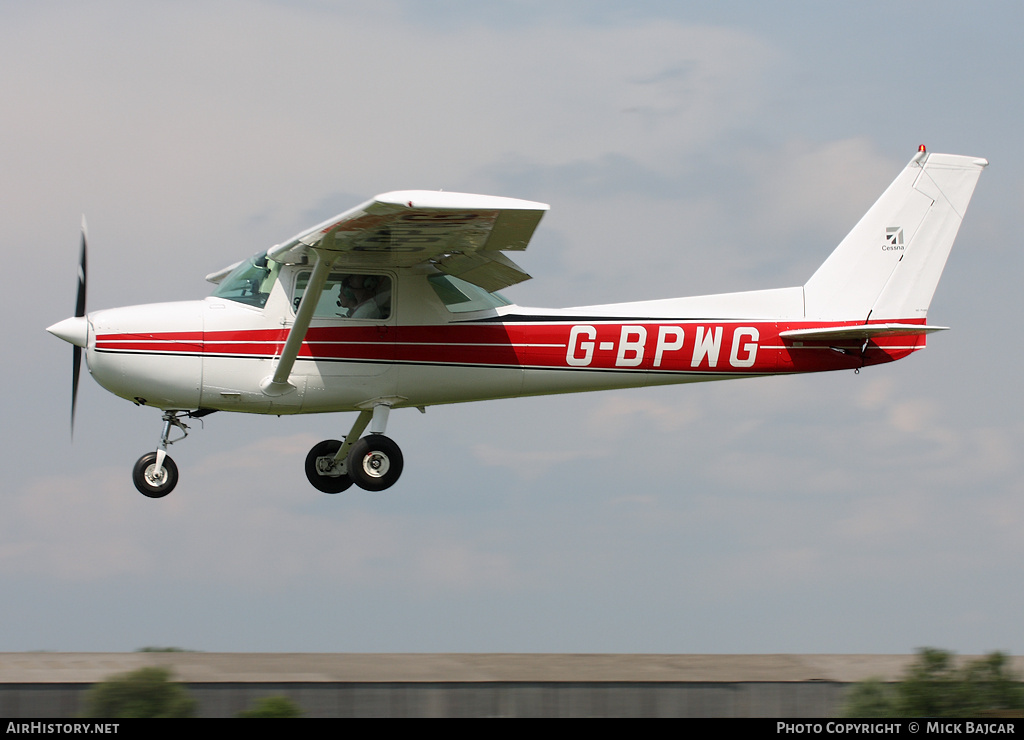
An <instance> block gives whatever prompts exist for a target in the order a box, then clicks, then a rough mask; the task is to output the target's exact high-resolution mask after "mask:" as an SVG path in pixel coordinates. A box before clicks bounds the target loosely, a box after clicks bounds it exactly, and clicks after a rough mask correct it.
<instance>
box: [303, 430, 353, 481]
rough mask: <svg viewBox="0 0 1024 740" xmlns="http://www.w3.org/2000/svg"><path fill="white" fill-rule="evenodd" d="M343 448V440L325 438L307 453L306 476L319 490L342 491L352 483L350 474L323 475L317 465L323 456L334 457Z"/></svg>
mask: <svg viewBox="0 0 1024 740" xmlns="http://www.w3.org/2000/svg"><path fill="white" fill-rule="evenodd" d="M340 449H341V442H340V441H338V440H336V439H325V440H324V441H323V442H321V443H320V444H318V445H314V447H313V449H311V450H310V451H309V454H308V455H306V478H308V479H309V482H310V483H311V484H312V485H313V488H315V489H316V490H318V491H323V492H324V493H341V492H342V491H345V490H348V489H349V487H351V485H352V479H351V478H350V477H348V475H345V474H342V475H322V474H321V473H320V470H319V468H318V467H317V460H318V459H319V458H321V457H334V456H335V455H336V454H338V450H340Z"/></svg>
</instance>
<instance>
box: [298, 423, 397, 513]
mask: <svg viewBox="0 0 1024 740" xmlns="http://www.w3.org/2000/svg"><path fill="white" fill-rule="evenodd" d="M390 411H391V406H390V405H388V404H386V403H378V404H376V405H374V406H373V408H372V410H365V411H360V412H359V416H358V417H356V420H355V423H354V424H353V425H352V429H351V431H349V433H348V435H347V436H346V437H345V441H344V442H340V441H338V440H336V439H328V440H324V441H323V442H321V443H320V444H318V445H316V446H315V447H314V448H313V449H311V450H310V451H309V454H308V455H306V477H307V478H308V479H309V482H310V483H312V484H313V487H314V488H316V489H317V490H320V491H323V492H324V493H338V492H340V491H344V490H345V489H347V488H348V487H349V486H351V485H352V484H353V483H355V484H356V485H357V486H359V487H360V488H362V489H363V490H366V491H383V490H384V489H386V488H390V487H391V486H393V485H394V484H395V483H396V482H397V481H398V477H399V476H400V475H401V474H402V466H403V459H402V451H401V450H400V449H399V448H398V445H397V444H395V442H394V441H392V440H391V439H388V438H387V437H385V436H384V430H385V428H386V427H387V423H388V412H390ZM367 426H369V427H370V433H369V434H368V435H366V436H365V437H363V438H362V439H360V437H359V435H361V434H362V433H363V430H365V429H366V427H367Z"/></svg>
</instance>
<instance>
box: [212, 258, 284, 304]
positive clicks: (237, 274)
mask: <svg viewBox="0 0 1024 740" xmlns="http://www.w3.org/2000/svg"><path fill="white" fill-rule="evenodd" d="M280 271H281V265H280V264H279V263H277V262H274V261H273V260H270V259H267V253H266V252H261V253H260V254H257V255H255V256H253V257H250V258H249V259H247V260H246V261H245V262H243V263H242V264H240V265H239V266H238V267H236V268H235V269H234V270H232V271H231V272H230V273H228V276H227V277H226V278H224V279H223V280H221V282H220V285H218V286H217V289H216V290H215V291H213V295H215V296H217V297H218V298H226V299H228V300H229V301H238V302H239V303H245V304H246V305H249V306H256V307H258V308H263V307H264V306H265V305H266V304H267V298H269V297H270V291H271V290H272V289H273V287H274V283H275V282H276V281H277V274H278V273H279V272H280Z"/></svg>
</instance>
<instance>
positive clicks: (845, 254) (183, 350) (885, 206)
mask: <svg viewBox="0 0 1024 740" xmlns="http://www.w3.org/2000/svg"><path fill="white" fill-rule="evenodd" d="M987 164H988V162H986V161H985V160H984V159H977V158H974V157H964V156H956V155H950V154H929V153H928V152H927V151H926V150H925V148H924V147H923V146H922V147H921V148H920V150H919V151H918V153H917V155H916V156H915V157H914V158H913V159H912V160H911V162H910V164H908V165H907V167H906V169H904V170H903V172H902V173H900V175H899V176H898V177H897V178H896V180H895V181H893V183H892V185H890V186H889V188H888V189H887V190H886V191H885V193H883V194H882V196H881V198H879V199H878V201H877V202H876V203H875V204H874V205H873V206H872V207H871V209H870V210H869V211H868V212H867V214H866V215H865V216H864V217H863V218H862V219H861V220H860V222H859V223H858V224H857V225H856V226H855V227H854V228H853V230H852V231H851V232H850V233H849V235H847V237H846V238H845V239H843V241H842V242H841V243H840V244H839V246H838V247H837V248H836V249H835V251H834V252H832V254H831V256H830V257H829V258H828V259H827V260H826V261H825V263H824V264H823V265H822V266H821V267H820V268H819V269H818V270H817V272H815V273H814V275H812V276H811V278H810V280H808V281H807V283H806V284H804V285H803V286H800V287H793V288H781V289H776V290H761V291H752V292H744V293H727V294H720V295H708V296H699V297H692V298H672V299H667V300H653V301H643V302H639V303H619V304H611V305H602V306H584V307H579V308H566V309H536V308H523V307H520V306H516V305H513V304H510V303H509V302H508V301H507V300H505V299H504V298H502V297H501V295H500V294H498V293H497V292H495V291H497V290H499V289H502V288H505V287H507V286H510V285H514V284H515V283H518V282H520V281H523V280H527V279H528V278H529V275H527V274H526V273H524V272H523V271H522V270H521V269H519V267H518V266H516V264H515V263H513V262H512V261H511V260H510V259H509V258H508V257H506V256H505V255H504V254H503V253H502V252H503V251H508V250H522V249H525V248H526V245H527V243H528V242H529V241H530V238H531V236H532V235H533V232H534V229H535V228H536V227H537V225H538V223H539V222H540V219H541V216H542V215H543V214H544V212H545V211H546V210H547V209H548V206H547V205H545V204H543V203H533V202H529V201H523V200H514V199H510V198H498V197H492V196H486V195H468V194H463V193H447V192H432V191H402V192H393V193H385V194H384V195H379V196H377V197H376V198H373V199H372V200H369V201H367V202H366V203H363V204H362V205H359V206H356V207H355V208H353V209H351V210H349V211H346V212H345V213H342V214H341V215H339V216H336V217H335V218H332V219H329V220H327V221H325V222H323V223H322V224H319V225H317V226H314V227H313V228H311V229H309V230H308V231H304V232H302V233H301V234H298V235H297V236H295V237H293V238H292V239H289V240H288V241H286V242H283V243H282V244H278V245H275V246H273V247H271V248H270V249H268V250H266V251H265V252H261V253H260V254H257V255H256V256H254V257H252V258H250V259H248V260H246V261H244V262H241V263H238V264H236V265H232V266H231V267H228V268H225V269H223V270H221V271H219V272H215V273H213V274H211V275H209V276H207V279H208V280H209V281H210V282H213V283H215V284H217V286H218V287H217V289H216V290H215V291H214V292H213V294H212V295H211V296H210V297H208V298H206V299H205V300H199V301H182V302H177V303H157V304H151V305H144V306H128V307H125V308H114V309H109V310H105V311H93V312H90V313H88V314H87V313H86V312H85V229H84V223H83V232H82V256H81V268H80V274H79V288H78V303H77V308H76V311H75V316H74V317H73V318H69V319H65V320H64V321H61V322H59V323H57V324H54V325H53V326H51V327H49V329H48V331H49V332H50V333H51V334H54V335H56V336H58V337H60V338H61V339H64V340H65V341H68V342H70V343H71V344H73V345H74V363H73V372H74V380H73V388H72V411H71V414H72V424H73V423H74V404H75V397H76V395H77V385H78V375H79V369H80V365H81V355H82V350H83V349H84V350H85V356H86V360H87V362H88V367H89V371H90V372H91V373H92V375H93V377H94V378H95V379H96V380H97V382H99V384H100V385H102V386H103V387H104V388H106V389H107V390H109V391H110V392H111V393H114V394H116V395H118V396H121V397H123V398H126V399H128V400H130V401H132V402H134V403H136V404H138V405H140V406H153V407H155V408H158V409H161V410H162V411H163V432H162V434H161V438H160V443H159V446H158V447H157V449H156V451H155V452H149V453H147V454H145V455H143V456H142V457H141V458H140V459H139V461H138V462H137V463H136V465H135V469H134V473H133V479H134V482H135V485H136V487H137V488H138V489H139V491H141V492H142V493H143V494H145V495H146V496H150V497H152V498H159V497H161V496H165V495H167V494H168V493H170V491H171V490H172V489H173V488H174V486H175V484H176V483H177V480H178V471H177V467H176V466H175V464H174V462H173V461H172V460H171V458H170V457H169V456H168V455H167V446H168V445H169V444H172V443H173V442H176V441H180V440H181V439H183V438H184V436H187V434H188V432H187V429H188V427H187V426H186V425H185V424H184V421H183V420H184V419H186V418H196V417H202V416H205V415H207V414H210V413H212V412H214V411H241V412H247V413H255V414H307V413H322V412H333V411H356V412H358V416H357V417H356V419H355V423H354V424H353V425H352V428H351V430H350V431H349V433H348V434H347V435H346V436H345V437H344V441H339V440H326V441H324V442H321V443H320V444H318V445H316V446H315V447H313V449H312V450H310V452H309V455H308V456H307V457H306V476H307V477H308V478H309V481H310V483H312V484H313V486H315V487H316V488H317V489H319V490H321V491H324V492H326V493H338V492H340V491H344V490H345V489H347V488H348V487H349V486H351V485H352V484H353V483H355V484H356V485H357V486H359V487H360V488H363V489H366V490H370V491H381V490H384V489H385V488H388V487H390V486H391V485H393V484H394V483H395V481H397V480H398V477H399V475H400V474H401V472H402V453H401V451H400V450H399V448H398V445H396V444H395V443H394V442H393V441H392V440H391V439H389V438H388V437H385V436H384V431H385V427H386V424H387V421H388V413H389V412H390V411H391V410H392V409H397V408H406V407H413V408H418V409H420V411H423V410H424V409H425V408H426V407H427V406H431V405H434V404H443V403H458V402H462V401H476V400H482V399H492V398H510V397H516V396H533V395H542V394H549V393H572V392H577V391H591V390H602V389H608V388H625V387H632V386H646V385H667V384H671V383H692V382H698V381H706V380H725V379H728V378H744V377H753V376H762V375H776V374H790V373H805V372H819V371H823V370H840V369H855V370H859V369H860V368H861V367H864V366H866V365H876V364H879V363H883V362H891V361H892V360H898V359H900V358H902V357H905V356H906V355H909V354H910V353H911V352H914V351H916V350H919V349H922V348H924V346H925V337H926V335H927V334H929V333H931V332H935V331H939V330H941V329H944V328H945V327H940V326H931V325H929V324H927V323H926V315H927V311H928V305H929V303H930V302H931V299H932V295H933V294H934V292H935V287H936V285H937V284H938V281H939V276H940V275H941V273H942V269H943V267H944V266H945V263H946V257H947V255H948V254H949V250H950V247H951V246H952V244H953V240H954V239H955V237H956V234H957V231H958V229H959V228H960V223H961V221H962V219H963V217H964V212H965V210H966V208H967V204H968V202H969V201H970V199H971V195H972V194H973V192H974V188H975V185H976V184H977V181H978V177H979V175H980V173H981V170H982V169H983V168H984V167H985V166H986V165H987ZM172 428H177V429H178V430H179V431H180V433H181V436H178V437H177V438H176V439H173V440H172V439H171V438H170V437H171V431H172ZM367 429H369V434H367V435H366V436H362V435H363V432H364V431H366V430H367Z"/></svg>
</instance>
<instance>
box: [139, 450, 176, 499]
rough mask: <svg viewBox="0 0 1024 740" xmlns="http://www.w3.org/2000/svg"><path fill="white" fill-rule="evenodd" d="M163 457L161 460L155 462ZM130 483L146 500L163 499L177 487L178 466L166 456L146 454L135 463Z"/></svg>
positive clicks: (153, 453) (155, 453)
mask: <svg viewBox="0 0 1024 740" xmlns="http://www.w3.org/2000/svg"><path fill="white" fill-rule="evenodd" d="M158 457H163V460H159V461H158V460H157V458H158ZM132 481H133V482H134V483H135V487H136V488H138V489H139V493H141V494H142V495H143V496H147V497H148V498H163V497H164V496H166V495H167V494H168V493H170V492H171V491H173V490H174V487H175V486H176V485H178V466H177V465H175V464H174V460H172V459H171V458H170V457H169V456H168V455H162V456H161V455H159V453H157V452H147V453H146V454H145V455H143V456H142V457H140V458H139V459H138V461H137V462H136V463H135V468H134V469H133V470H132Z"/></svg>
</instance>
